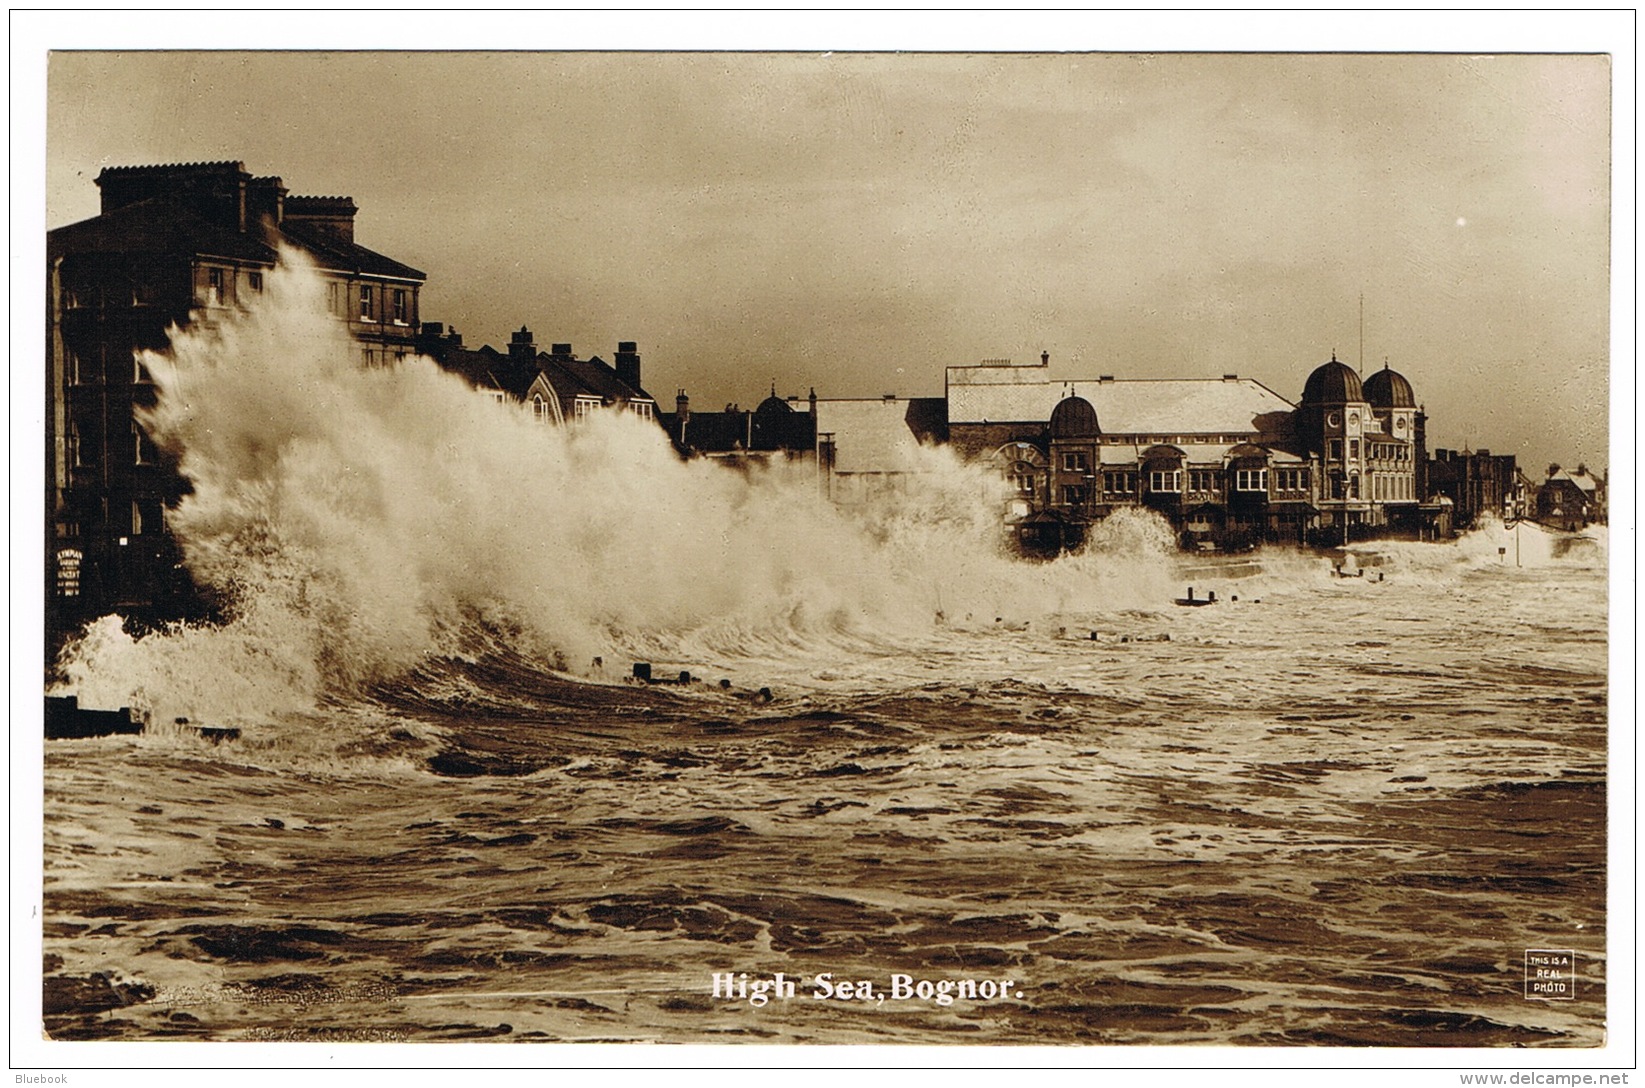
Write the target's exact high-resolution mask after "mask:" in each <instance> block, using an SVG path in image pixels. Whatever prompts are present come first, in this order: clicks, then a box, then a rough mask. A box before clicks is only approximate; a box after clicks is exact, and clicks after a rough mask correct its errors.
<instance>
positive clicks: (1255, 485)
mask: <svg viewBox="0 0 1645 1088" xmlns="http://www.w3.org/2000/svg"><path fill="white" fill-rule="evenodd" d="M1234 488H1235V490H1237V491H1267V490H1268V470H1267V469H1265V468H1242V469H1239V470H1238V471H1236V472H1235V474H1234Z"/></svg>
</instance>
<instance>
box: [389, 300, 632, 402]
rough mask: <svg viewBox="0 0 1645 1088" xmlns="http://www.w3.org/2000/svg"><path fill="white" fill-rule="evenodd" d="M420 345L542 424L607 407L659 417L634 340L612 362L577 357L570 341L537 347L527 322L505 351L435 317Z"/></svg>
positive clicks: (621, 345)
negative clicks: (473, 343)
mask: <svg viewBox="0 0 1645 1088" xmlns="http://www.w3.org/2000/svg"><path fill="white" fill-rule="evenodd" d="M417 348H418V352H419V353H420V354H422V355H426V356H428V357H429V358H431V359H433V360H434V361H435V362H436V363H438V364H439V365H440V366H441V367H443V368H445V369H446V370H449V371H451V372H453V373H455V374H458V375H461V376H462V377H463V378H464V379H466V380H467V381H468V383H469V384H470V385H472V386H474V387H475V388H476V389H479V390H482V391H484V392H488V393H490V394H491V395H492V396H494V397H496V398H497V399H498V400H499V401H510V402H514V403H518V404H520V405H522V406H524V407H525V408H526V409H527V410H529V411H530V412H531V414H532V417H533V418H534V419H536V420H538V421H540V422H543V423H565V422H567V421H568V420H579V419H585V418H587V417H588V416H589V415H590V414H591V413H593V412H597V411H606V410H615V411H621V412H632V413H633V414H635V415H636V416H639V417H640V418H641V419H646V420H653V421H660V417H659V416H658V414H657V402H656V399H655V398H653V397H652V396H651V394H650V393H647V392H646V391H645V388H644V387H643V386H642V385H641V384H640V354H639V351H638V350H637V345H636V343H635V342H634V341H632V340H623V341H619V342H618V344H617V350H616V352H615V353H614V354H613V356H612V359H613V362H611V363H608V362H606V361H605V360H604V359H601V358H600V357H599V356H597V355H596V356H593V357H592V358H589V359H581V358H578V357H577V354H576V353H575V352H574V351H572V350H571V345H570V344H554V345H552V346H551V347H550V349H549V350H548V351H538V350H537V344H536V342H535V340H534V339H533V337H532V334H531V330H530V329H529V328H527V327H525V326H523V325H522V326H521V327H520V328H519V330H518V331H516V332H514V333H513V334H511V335H510V337H509V344H508V350H507V351H506V352H501V351H498V350H497V349H496V348H493V347H491V346H490V345H485V346H482V347H479V348H468V347H464V346H463V338H462V335H461V334H460V333H458V332H457V331H456V330H455V329H452V330H450V331H448V330H447V329H446V327H445V325H443V324H441V323H439V322H433V321H431V322H429V323H427V324H426V325H425V326H424V327H423V333H422V336H421V337H419V339H418V341H417Z"/></svg>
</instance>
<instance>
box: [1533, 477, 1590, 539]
mask: <svg viewBox="0 0 1645 1088" xmlns="http://www.w3.org/2000/svg"><path fill="white" fill-rule="evenodd" d="M1605 484H1606V481H1605V478H1604V477H1603V476H1594V475H1593V474H1592V473H1590V472H1589V471H1588V466H1587V465H1578V466H1577V467H1576V471H1575V472H1567V471H1566V470H1565V469H1562V468H1560V467H1559V466H1558V465H1549V466H1548V476H1547V478H1546V479H1544V480H1543V481H1542V485H1541V487H1539V488H1538V489H1537V493H1536V520H1537V521H1539V522H1541V523H1542V524H1544V525H1548V526H1552V527H1554V528H1557V529H1581V528H1583V527H1585V526H1588V525H1593V524H1595V523H1597V522H1603V521H1605V520H1606V516H1607V511H1606V495H1605V490H1606V487H1605Z"/></svg>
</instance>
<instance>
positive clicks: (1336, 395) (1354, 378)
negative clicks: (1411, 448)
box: [1302, 355, 1403, 404]
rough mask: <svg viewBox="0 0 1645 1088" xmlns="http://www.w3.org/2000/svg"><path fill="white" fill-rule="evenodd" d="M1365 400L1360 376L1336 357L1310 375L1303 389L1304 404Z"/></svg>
mask: <svg viewBox="0 0 1645 1088" xmlns="http://www.w3.org/2000/svg"><path fill="white" fill-rule="evenodd" d="M1402 380H1403V379H1402ZM1364 399H1365V392H1364V390H1363V389H1362V388H1361V386H1360V382H1359V375H1358V374H1356V373H1354V368H1353V367H1351V366H1349V365H1348V364H1347V363H1339V362H1337V357H1336V356H1335V355H1333V356H1331V361H1330V362H1328V363H1325V364H1323V365H1321V366H1320V367H1319V368H1318V369H1316V370H1315V371H1314V372H1313V373H1312V374H1310V375H1308V384H1307V385H1304V386H1303V387H1302V402H1303V403H1304V404H1343V403H1346V402H1347V401H1351V400H1364Z"/></svg>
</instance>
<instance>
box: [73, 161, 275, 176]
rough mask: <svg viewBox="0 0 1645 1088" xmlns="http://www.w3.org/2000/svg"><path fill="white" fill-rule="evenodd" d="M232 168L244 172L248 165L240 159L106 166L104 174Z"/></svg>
mask: <svg viewBox="0 0 1645 1088" xmlns="http://www.w3.org/2000/svg"><path fill="white" fill-rule="evenodd" d="M226 167H232V168H233V169H235V170H239V171H242V172H243V171H244V170H245V168H246V164H245V163H244V162H241V161H240V160H238V159H217V160H214V161H210V162H162V163H151V164H148V165H144V166H105V167H103V169H102V172H101V173H100V174H99V175H98V176H99V177H101V176H102V174H160V173H166V172H168V171H176V170H200V169H223V168H226Z"/></svg>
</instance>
